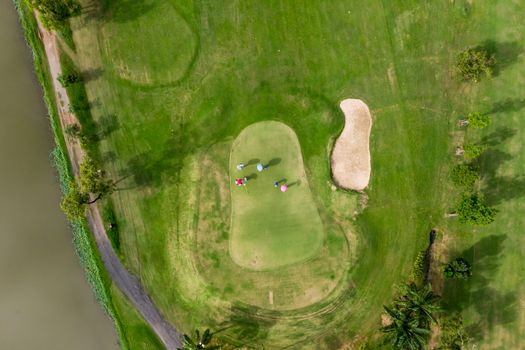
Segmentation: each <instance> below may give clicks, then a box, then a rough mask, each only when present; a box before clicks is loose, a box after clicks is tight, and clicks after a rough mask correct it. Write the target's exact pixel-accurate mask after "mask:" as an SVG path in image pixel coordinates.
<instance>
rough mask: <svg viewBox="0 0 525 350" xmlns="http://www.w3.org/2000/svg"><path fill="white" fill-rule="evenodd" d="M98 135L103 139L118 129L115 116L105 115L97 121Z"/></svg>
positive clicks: (118, 124)
mask: <svg viewBox="0 0 525 350" xmlns="http://www.w3.org/2000/svg"><path fill="white" fill-rule="evenodd" d="M97 124H98V135H99V138H101V139H103V138H105V137H108V136H109V135H111V134H112V133H114V132H115V131H117V130H118V129H119V128H120V123H119V120H118V117H117V116H116V115H115V114H107V115H104V116H102V117H100V118H99V119H98V123H97Z"/></svg>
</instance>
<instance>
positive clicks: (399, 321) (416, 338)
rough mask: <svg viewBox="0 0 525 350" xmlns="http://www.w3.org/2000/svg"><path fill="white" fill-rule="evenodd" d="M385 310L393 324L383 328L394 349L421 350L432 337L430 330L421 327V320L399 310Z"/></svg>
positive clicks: (385, 307) (386, 308) (387, 308)
mask: <svg viewBox="0 0 525 350" xmlns="http://www.w3.org/2000/svg"><path fill="white" fill-rule="evenodd" d="M384 309H385V311H386V313H387V314H388V316H389V317H390V320H391V323H390V324H389V325H387V326H384V327H383V328H381V331H382V332H383V333H386V335H387V337H388V338H389V339H390V342H391V345H392V348H393V349H399V350H420V349H423V348H424V347H425V344H426V342H427V340H428V337H429V336H430V330H429V329H427V328H422V327H420V326H419V320H418V319H417V318H415V317H413V316H412V315H411V314H410V313H407V312H404V310H399V309H397V308H389V307H387V306H384Z"/></svg>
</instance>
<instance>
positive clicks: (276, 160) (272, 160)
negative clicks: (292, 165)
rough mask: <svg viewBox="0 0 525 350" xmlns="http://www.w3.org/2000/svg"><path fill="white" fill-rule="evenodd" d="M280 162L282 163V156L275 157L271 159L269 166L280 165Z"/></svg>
mask: <svg viewBox="0 0 525 350" xmlns="http://www.w3.org/2000/svg"><path fill="white" fill-rule="evenodd" d="M280 163H281V158H273V159H270V161H269V162H268V164H267V166H268V167H272V166H276V165H279V164H280Z"/></svg>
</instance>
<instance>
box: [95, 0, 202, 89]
mask: <svg viewBox="0 0 525 350" xmlns="http://www.w3.org/2000/svg"><path fill="white" fill-rule="evenodd" d="M133 7H137V8H133V9H131V8H130V6H129V5H127V4H126V3H124V4H122V5H120V4H119V3H118V2H112V3H111V4H110V5H109V6H108V8H107V9H106V11H108V12H109V14H110V16H111V18H112V21H110V22H109V23H108V25H107V26H106V27H105V28H104V30H103V32H102V34H103V37H104V41H105V43H106V47H107V48H108V49H109V52H108V57H109V58H110V60H109V61H108V63H109V64H108V68H112V69H113V70H114V72H115V73H116V74H117V75H118V76H120V77H122V78H123V79H129V80H131V81H134V82H137V83H142V84H163V83H164V84H165V83H174V82H176V81H177V80H178V79H180V78H182V77H183V76H184V74H185V71H186V69H187V66H188V64H191V60H192V59H193V56H194V55H195V50H196V42H195V37H194V34H193V32H192V30H191V28H190V27H189V26H188V24H187V23H186V22H185V21H184V18H182V17H181V16H180V15H179V14H178V13H177V11H176V10H175V9H174V8H173V7H172V6H171V5H170V4H169V3H168V2H155V1H146V2H143V3H142V4H141V5H138V6H137V5H135V6H133ZM170 33H176V35H170ZM153 38H154V39H153ZM152 39H153V40H152ZM130 49H131V50H133V52H134V54H133V55H130V54H129V52H130Z"/></svg>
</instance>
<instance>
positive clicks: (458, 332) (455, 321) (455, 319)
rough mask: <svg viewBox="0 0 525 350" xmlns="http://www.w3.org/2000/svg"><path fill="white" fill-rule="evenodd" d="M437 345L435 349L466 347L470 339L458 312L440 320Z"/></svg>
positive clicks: (459, 348) (454, 349) (455, 349)
mask: <svg viewBox="0 0 525 350" xmlns="http://www.w3.org/2000/svg"><path fill="white" fill-rule="evenodd" d="M439 323H440V335H439V347H437V348H436V350H461V349H466V348H467V345H468V343H469V341H470V339H469V337H468V335H467V334H466V332H465V329H464V327H463V317H462V316H461V314H459V313H454V314H453V315H451V316H447V317H444V318H443V319H442V320H440V322H439Z"/></svg>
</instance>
